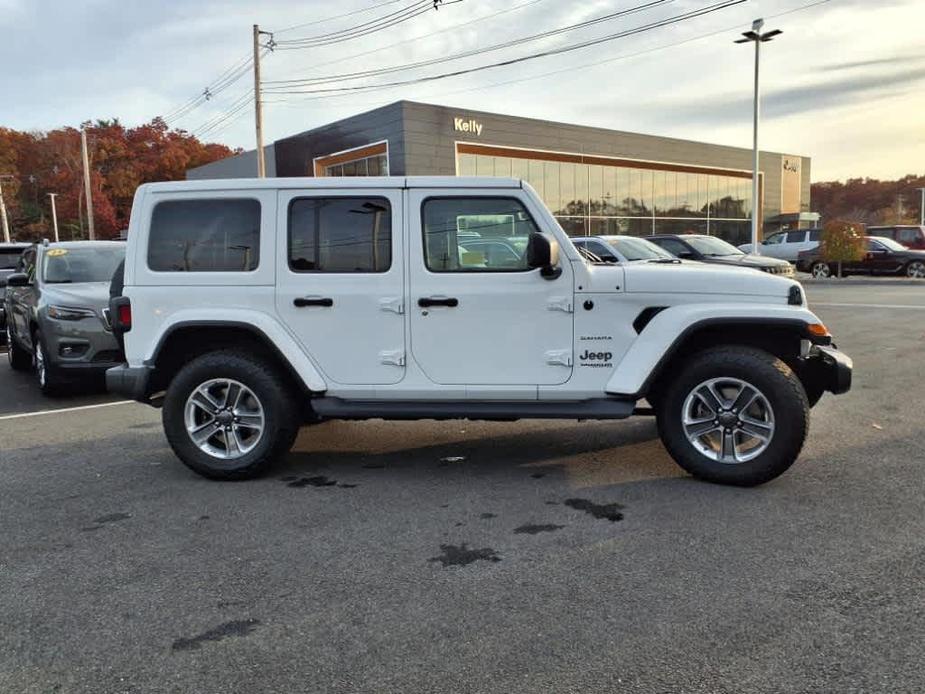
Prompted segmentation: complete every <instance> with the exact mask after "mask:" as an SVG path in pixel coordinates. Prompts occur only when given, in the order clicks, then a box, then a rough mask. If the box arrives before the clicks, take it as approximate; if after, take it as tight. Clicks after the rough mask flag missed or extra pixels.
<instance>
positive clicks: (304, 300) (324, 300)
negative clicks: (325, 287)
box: [292, 296, 334, 308]
mask: <svg viewBox="0 0 925 694" xmlns="http://www.w3.org/2000/svg"><path fill="white" fill-rule="evenodd" d="M292 303H293V305H295V306H297V307H298V308H303V307H304V306H329V307H330V306H333V305H334V299H331V298H328V297H321V296H298V297H296V298H295V299H293V300H292Z"/></svg>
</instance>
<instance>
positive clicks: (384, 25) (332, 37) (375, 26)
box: [277, 0, 462, 51]
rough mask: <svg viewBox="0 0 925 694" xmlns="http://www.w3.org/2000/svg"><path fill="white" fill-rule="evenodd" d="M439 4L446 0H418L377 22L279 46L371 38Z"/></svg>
mask: <svg viewBox="0 0 925 694" xmlns="http://www.w3.org/2000/svg"><path fill="white" fill-rule="evenodd" d="M461 1H462V0H452V1H451V2H448V3H446V4H455V3H457V2H461ZM438 4H439V5H440V6H443V4H444V0H418V2H415V3H412V4H411V5H409V6H408V7H406V8H403V9H401V10H398V11H396V12H393V13H390V14H388V15H384V16H382V17H378V18H376V19H375V20H372V21H370V22H367V23H365V24H360V25H357V26H354V27H350V28H348V29H343V30H341V31H337V32H333V33H330V34H322V35H318V36H311V37H306V38H302V39H290V40H283V41H279V42H277V45H278V46H279V49H280V50H283V51H292V50H302V49H305V48H319V47H322V46H330V45H332V44H335V43H341V42H343V41H349V40H352V39H356V38H360V37H363V36H369V35H370V34H375V33H377V32H380V31H383V30H384V29H389V28H391V27H394V26H397V25H398V24H403V23H404V22H407V21H409V20H411V19H414V18H415V17H419V16H421V15H422V14H426V13H428V12H430V11H431V10H436V9H437V7H438Z"/></svg>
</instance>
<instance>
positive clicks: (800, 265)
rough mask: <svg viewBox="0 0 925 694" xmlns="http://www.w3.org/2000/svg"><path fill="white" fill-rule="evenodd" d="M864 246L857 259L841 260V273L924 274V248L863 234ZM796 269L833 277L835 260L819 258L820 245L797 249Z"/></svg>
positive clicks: (912, 275)
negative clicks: (920, 248)
mask: <svg viewBox="0 0 925 694" xmlns="http://www.w3.org/2000/svg"><path fill="white" fill-rule="evenodd" d="M864 243H865V244H866V249H865V253H864V257H863V258H861V259H860V260H857V261H853V262H847V263H842V274H843V275H857V274H865V275H906V276H907V277H914V278H917V279H922V278H925V251H913V250H910V249H908V248H906V247H905V246H903V245H902V244H899V243H897V242H896V241H894V240H893V239H888V238H884V237H882V236H865V237H864ZM797 270H799V271H800V272H809V273H811V274H812V276H813V277H835V276H837V274H838V263H831V262H827V261H825V260H823V258H822V254H821V252H820V249H818V248H815V249H813V250H811V251H804V252H802V253H800V257H799V258H798V259H797Z"/></svg>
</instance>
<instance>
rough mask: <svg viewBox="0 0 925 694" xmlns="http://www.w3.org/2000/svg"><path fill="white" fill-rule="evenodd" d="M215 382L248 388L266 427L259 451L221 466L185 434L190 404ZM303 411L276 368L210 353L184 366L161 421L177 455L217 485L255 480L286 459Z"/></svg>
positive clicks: (246, 357)
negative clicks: (225, 381)
mask: <svg viewBox="0 0 925 694" xmlns="http://www.w3.org/2000/svg"><path fill="white" fill-rule="evenodd" d="M211 379H231V380H233V381H236V382H238V383H240V384H243V385H244V386H246V388H248V389H249V390H250V391H251V392H252V394H253V395H254V396H255V397H256V399H257V400H258V401H259V404H260V406H261V407H262V409H263V416H264V427H263V430H262V434H261V435H260V437H259V439H258V440H257V442H256V445H254V447H253V448H252V449H251V450H249V451H248V452H246V453H244V454H242V455H241V456H240V457H238V458H235V459H234V460H223V459H221V458H217V457H215V456H213V455H210V454H209V453H207V452H205V451H203V450H201V449H200V447H199V446H198V445H197V444H196V443H194V442H193V440H192V439H191V438H190V434H189V433H187V429H186V420H185V408H186V403H187V400H188V398H189V397H190V396H191V395H192V394H193V393H194V391H195V390H196V389H197V388H198V387H199V386H200V385H202V384H203V383H206V382H207V381H210V380H211ZM298 412H299V407H298V402H297V401H296V398H295V397H294V395H293V394H292V392H291V390H290V389H289V387H288V386H287V385H286V383H285V381H284V380H283V379H282V378H281V377H280V374H279V373H278V371H277V370H276V369H274V368H273V366H272V364H269V363H267V362H266V361H265V360H263V359H261V358H260V357H257V356H255V355H253V354H250V353H247V352H240V351H233V350H227V351H226V350H222V351H216V352H209V353H207V354H204V355H202V356H200V357H197V358H196V359H194V360H193V361H191V362H190V363H188V364H186V366H184V367H183V368H182V369H181V370H180V372H179V373H178V374H177V375H176V376H175V377H174V379H173V380H172V381H171V383H170V386H169V387H168V388H167V393H166V395H165V396H164V407H163V412H162V421H163V424H164V433H165V434H166V436H167V441H168V442H169V443H170V446H171V448H173V451H174V453H176V455H177V457H178V458H180V460H181V461H183V463H184V464H185V465H186V466H187V467H189V468H190V469H191V470H193V471H194V472H196V473H197V474H199V475H202V476H203V477H208V478H209V479H214V480H243V479H250V478H252V477H256V476H258V475H260V474H261V473H263V472H265V471H266V470H267V469H268V468H270V467H271V466H272V465H273V464H274V463H275V462H276V461H278V460H279V459H280V458H282V457H283V456H285V455H286V453H287V452H288V451H289V449H290V448H291V447H292V443H293V441H295V437H296V434H297V433H298V431H299V424H300V422H299V417H298Z"/></svg>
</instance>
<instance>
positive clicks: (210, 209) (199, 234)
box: [148, 198, 260, 272]
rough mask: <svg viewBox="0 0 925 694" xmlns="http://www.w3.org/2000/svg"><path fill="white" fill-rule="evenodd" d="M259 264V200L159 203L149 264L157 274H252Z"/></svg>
mask: <svg viewBox="0 0 925 694" xmlns="http://www.w3.org/2000/svg"><path fill="white" fill-rule="evenodd" d="M259 263H260V202H258V201H257V200H252V199H244V198H215V199H199V200H165V201H164V202H159V203H158V204H157V205H155V207H154V212H153V213H152V215H151V233H150V234H149V236H148V267H149V268H151V269H152V270H154V271H156V272H250V271H253V270H256V269H257V266H258V265H259Z"/></svg>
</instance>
